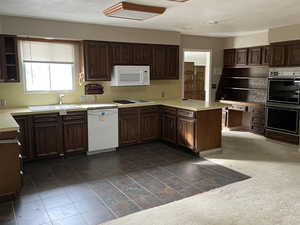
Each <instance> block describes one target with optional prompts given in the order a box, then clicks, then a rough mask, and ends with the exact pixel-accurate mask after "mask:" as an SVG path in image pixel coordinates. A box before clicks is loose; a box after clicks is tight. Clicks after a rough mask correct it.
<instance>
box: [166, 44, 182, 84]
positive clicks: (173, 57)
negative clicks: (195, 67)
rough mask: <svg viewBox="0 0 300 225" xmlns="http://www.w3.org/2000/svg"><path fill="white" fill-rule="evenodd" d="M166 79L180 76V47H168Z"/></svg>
mask: <svg viewBox="0 0 300 225" xmlns="http://www.w3.org/2000/svg"><path fill="white" fill-rule="evenodd" d="M166 57H167V58H166V79H178V78H179V47H178V46H167V47H166Z"/></svg>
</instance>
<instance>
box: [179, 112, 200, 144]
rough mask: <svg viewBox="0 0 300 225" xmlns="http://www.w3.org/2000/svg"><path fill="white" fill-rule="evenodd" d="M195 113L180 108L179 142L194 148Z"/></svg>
mask: <svg viewBox="0 0 300 225" xmlns="http://www.w3.org/2000/svg"><path fill="white" fill-rule="evenodd" d="M195 125H196V120H195V114H194V112H192V111H187V110H178V113H177V144H178V145H181V146H184V147H187V148H190V149H192V150H193V149H194V147H195Z"/></svg>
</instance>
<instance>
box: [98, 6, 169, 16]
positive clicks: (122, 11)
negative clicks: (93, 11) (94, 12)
mask: <svg viewBox="0 0 300 225" xmlns="http://www.w3.org/2000/svg"><path fill="white" fill-rule="evenodd" d="M165 10H166V8H164V7H157V6H148V5H140V4H134V3H130V2H120V3H118V4H116V5H113V6H111V7H109V8H108V9H105V10H104V11H103V13H104V14H105V15H106V16H109V17H116V18H122V19H131V20H145V19H149V18H151V17H154V16H157V15H160V14H163V13H164V12H165Z"/></svg>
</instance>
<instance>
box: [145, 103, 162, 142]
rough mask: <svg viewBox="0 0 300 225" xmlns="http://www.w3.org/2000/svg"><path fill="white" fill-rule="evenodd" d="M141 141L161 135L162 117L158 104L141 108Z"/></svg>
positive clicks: (150, 139) (155, 138) (157, 137)
mask: <svg viewBox="0 0 300 225" xmlns="http://www.w3.org/2000/svg"><path fill="white" fill-rule="evenodd" d="M140 119H141V122H140V124H141V127H140V128H141V142H147V141H153V140H157V139H159V137H160V117H159V108H158V107H157V106H153V107H146V108H142V109H141V116H140Z"/></svg>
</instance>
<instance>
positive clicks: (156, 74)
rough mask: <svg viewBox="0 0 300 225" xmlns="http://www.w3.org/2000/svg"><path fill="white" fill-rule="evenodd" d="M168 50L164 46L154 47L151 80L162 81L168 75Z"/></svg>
mask: <svg viewBox="0 0 300 225" xmlns="http://www.w3.org/2000/svg"><path fill="white" fill-rule="evenodd" d="M166 57H167V52H166V48H165V47H164V46H163V45H155V46H153V62H152V63H153V64H152V72H151V80H161V79H164V78H165V74H166Z"/></svg>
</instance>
